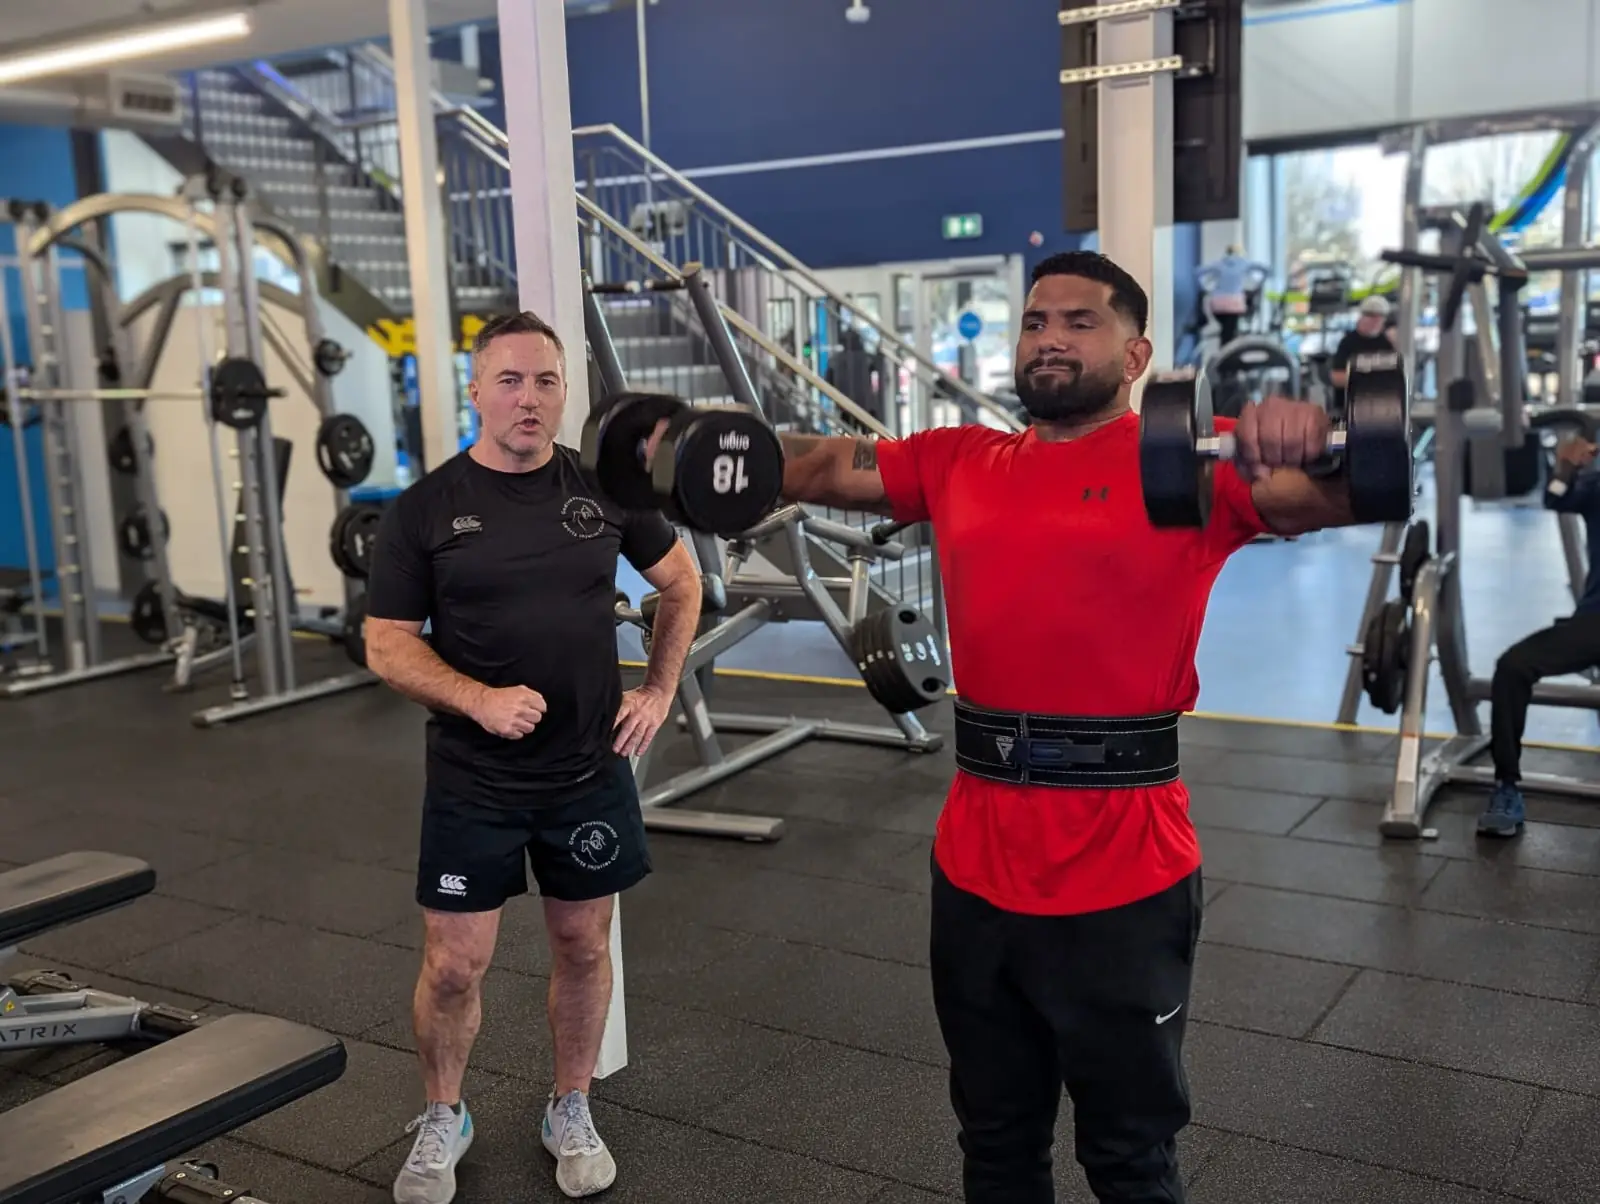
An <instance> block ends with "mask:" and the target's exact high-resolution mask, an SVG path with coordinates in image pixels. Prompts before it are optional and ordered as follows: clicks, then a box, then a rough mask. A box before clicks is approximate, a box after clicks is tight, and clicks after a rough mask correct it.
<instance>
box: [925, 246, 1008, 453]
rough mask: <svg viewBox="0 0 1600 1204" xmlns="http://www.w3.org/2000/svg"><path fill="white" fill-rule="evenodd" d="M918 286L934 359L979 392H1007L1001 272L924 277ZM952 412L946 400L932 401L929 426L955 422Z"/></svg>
mask: <svg viewBox="0 0 1600 1204" xmlns="http://www.w3.org/2000/svg"><path fill="white" fill-rule="evenodd" d="M922 285H923V302H924V306H925V309H924V312H925V313H926V314H927V315H928V335H929V340H930V347H929V351H930V353H931V357H932V359H933V362H934V363H935V364H937V365H938V366H939V367H940V369H942V370H943V371H944V372H946V373H948V374H949V375H950V376H952V377H955V378H956V379H958V380H962V381H965V382H966V383H967V384H969V385H971V386H972V387H973V388H975V389H977V390H978V391H979V392H981V393H989V394H994V393H1009V392H1010V391H1011V389H1012V387H1013V364H1012V356H1013V351H1014V347H1015V342H1014V339H1013V335H1012V329H1011V321H1012V314H1011V291H1010V286H1009V284H1008V282H1007V280H1006V277H1005V276H1004V275H1003V274H1001V273H1000V272H979V273H971V274H962V275H951V276H925V277H924V278H923V281H922ZM954 410H955V407H954V405H953V404H952V403H951V402H950V401H948V400H945V399H939V398H935V399H933V404H932V407H931V412H930V413H929V415H928V420H929V423H930V425H933V426H948V425H953V424H955V423H956V422H959V421H960V420H961V419H960V415H959V413H958V412H953V411H954ZM970 417H975V416H969V419H970Z"/></svg>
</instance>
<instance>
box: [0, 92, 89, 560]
mask: <svg viewBox="0 0 1600 1204" xmlns="http://www.w3.org/2000/svg"><path fill="white" fill-rule="evenodd" d="M0 197H3V198H6V199H11V198H15V199H17V200H25V201H47V202H48V203H50V204H51V205H55V206H58V205H65V204H68V203H70V202H71V201H74V200H76V199H77V197H78V190H77V184H76V181H75V179H74V176H73V170H72V142H71V135H70V134H69V133H68V131H66V130H64V129H56V128H45V127H39V126H23V125H7V124H3V123H0ZM15 254H16V241H15V238H14V232H13V230H12V228H11V226H10V224H9V223H7V222H0V263H3V264H4V265H5V267H4V269H3V275H4V276H5V290H6V309H7V312H8V313H9V314H10V316H11V335H12V342H13V345H14V347H15V349H16V354H17V360H18V362H19V363H21V364H27V363H29V362H30V361H31V354H30V351H29V348H28V338H27V327H26V324H25V321H24V319H23V310H22V287H21V278H20V277H19V275H18V273H17V270H16V267H15V260H14V258H13V257H14V256H15ZM61 300H62V304H63V305H64V306H65V307H66V308H68V309H86V308H87V307H88V303H89V302H88V294H87V292H86V290H85V284H84V274H83V269H82V265H81V264H80V263H78V262H76V256H73V257H71V258H70V259H68V260H66V261H64V262H63V264H62V273H61ZM27 435H28V473H29V479H30V484H31V486H32V489H31V491H30V492H31V493H32V495H33V511H34V519H35V528H36V531H37V534H38V537H39V549H40V553H41V556H42V559H43V561H44V565H45V567H46V568H49V567H51V566H52V565H54V563H55V557H54V552H53V550H52V547H53V545H52V542H51V539H50V507H49V499H48V496H47V493H46V488H45V478H44V462H43V459H42V458H41V455H40V441H39V430H38V428H37V427H33V428H30V429H29V430H28V432H27ZM0 436H3V437H0V565H4V566H6V567H21V566H23V565H25V564H26V563H27V560H26V555H25V546H26V545H25V542H24V539H23V530H22V511H21V506H20V504H19V501H18V493H17V462H16V455H15V452H14V450H13V446H12V438H11V432H10V431H9V430H4V429H0Z"/></svg>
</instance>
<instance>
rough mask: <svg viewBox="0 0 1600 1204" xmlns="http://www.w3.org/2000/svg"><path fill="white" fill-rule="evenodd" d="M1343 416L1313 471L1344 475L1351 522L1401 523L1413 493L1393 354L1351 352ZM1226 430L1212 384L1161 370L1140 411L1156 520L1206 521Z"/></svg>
mask: <svg viewBox="0 0 1600 1204" xmlns="http://www.w3.org/2000/svg"><path fill="white" fill-rule="evenodd" d="M1345 396H1346V400H1345V411H1344V412H1345V419H1344V423H1343V425H1339V424H1335V426H1334V428H1333V430H1332V431H1331V432H1329V435H1328V451H1327V455H1326V456H1325V457H1324V458H1323V460H1322V461H1321V462H1320V463H1318V464H1315V465H1312V466H1310V467H1309V468H1308V469H1307V471H1308V472H1311V473H1312V474H1313V475H1331V474H1334V473H1338V474H1340V475H1342V476H1344V478H1345V480H1346V484H1347V487H1348V489H1349V492H1350V508H1351V510H1352V512H1353V513H1354V515H1355V519H1356V521H1357V522H1361V523H1390V522H1405V521H1407V520H1408V519H1409V518H1410V517H1411V504H1412V499H1413V496H1414V485H1413V480H1412V457H1411V422H1410V409H1409V406H1408V405H1407V398H1406V377H1405V370H1404V369H1403V368H1402V367H1401V365H1400V357H1399V355H1397V354H1396V353H1394V352H1373V353H1369V354H1366V355H1359V356H1357V357H1355V359H1354V360H1353V361H1352V363H1351V365H1350V382H1349V384H1348V385H1347V386H1346V390H1345ZM1233 454H1234V440H1233V436H1232V435H1231V434H1226V433H1224V434H1218V433H1217V430H1216V427H1215V425H1214V423H1213V420H1212V410H1211V382H1210V380H1209V379H1208V378H1207V377H1206V375H1205V373H1204V372H1202V373H1200V374H1198V375H1195V374H1193V373H1187V374H1177V373H1171V374H1166V375H1163V376H1157V377H1155V378H1154V379H1152V380H1151V382H1150V383H1149V384H1148V385H1147V386H1145V391H1144V402H1143V404H1142V405H1141V406H1140V409H1139V475H1140V478H1141V480H1142V487H1143V490H1144V505H1145V512H1146V513H1147V514H1148V515H1149V517H1150V522H1151V525H1153V526H1156V527H1203V526H1205V525H1206V523H1207V522H1208V521H1209V520H1210V517H1211V500H1212V481H1213V472H1214V469H1215V466H1216V463H1217V461H1219V460H1232V459H1233Z"/></svg>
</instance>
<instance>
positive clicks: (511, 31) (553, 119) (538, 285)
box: [499, 0, 589, 447]
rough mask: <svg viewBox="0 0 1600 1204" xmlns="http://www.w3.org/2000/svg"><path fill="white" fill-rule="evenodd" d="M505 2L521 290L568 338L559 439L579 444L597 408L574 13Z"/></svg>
mask: <svg viewBox="0 0 1600 1204" xmlns="http://www.w3.org/2000/svg"><path fill="white" fill-rule="evenodd" d="M499 3H500V75H501V78H502V79H504V80H505V91H506V135H507V137H509V138H510V140H511V219H512V234H513V236H514V237H515V239H516V248H517V292H518V293H519V295H520V298H521V302H522V308H523V309H530V310H532V311H533V312H534V313H536V314H538V315H539V316H540V317H541V318H543V319H544V320H545V321H546V322H549V323H550V325H552V326H554V327H555V328H556V333H557V334H559V335H560V336H561V341H562V342H563V343H565V344H566V347H567V361H568V372H567V378H568V380H567V413H566V417H565V418H564V419H563V420H562V423H561V430H560V432H559V436H558V437H559V440H560V442H562V443H564V444H566V445H567V446H568V447H577V446H578V444H579V442H580V440H581V437H582V431H583V422H584V419H585V418H587V417H588V415H589V374H588V372H587V371H586V370H585V369H584V351H583V347H584V341H583V278H582V276H581V275H580V274H579V273H580V270H581V267H580V264H579V260H578V206H577V201H576V200H575V199H574V198H575V196H576V191H577V182H576V174H575V168H574V165H573V159H572V99H571V96H570V94H569V92H568V89H567V18H566V10H565V6H564V4H563V2H562V0H499Z"/></svg>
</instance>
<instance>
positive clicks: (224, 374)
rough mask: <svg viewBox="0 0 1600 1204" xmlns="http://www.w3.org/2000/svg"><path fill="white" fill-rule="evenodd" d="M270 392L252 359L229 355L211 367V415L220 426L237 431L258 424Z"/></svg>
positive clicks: (263, 413)
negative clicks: (229, 427)
mask: <svg viewBox="0 0 1600 1204" xmlns="http://www.w3.org/2000/svg"><path fill="white" fill-rule="evenodd" d="M270 396H271V393H270V391H269V390H268V389H267V378H266V377H265V376H263V375H262V374H261V369H260V368H259V367H257V366H256V362H255V361H254V360H250V359H245V358H244V357H243V356H230V357H229V358H227V359H225V360H223V361H222V362H221V363H219V364H218V365H217V366H216V367H215V368H213V369H212V370H211V416H212V417H213V418H215V419H216V420H217V421H218V422H220V423H222V425H223V426H231V427H232V428H233V429H234V430H236V431H247V430H251V429H253V428H254V427H257V426H259V425H260V424H261V419H262V418H263V417H264V416H265V415H266V412H267V399H268V398H269V397H270Z"/></svg>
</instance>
